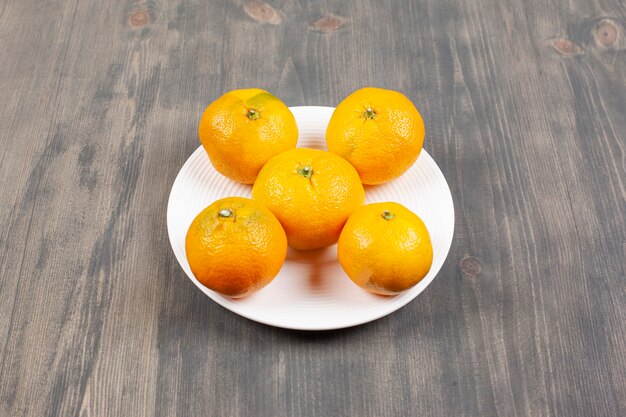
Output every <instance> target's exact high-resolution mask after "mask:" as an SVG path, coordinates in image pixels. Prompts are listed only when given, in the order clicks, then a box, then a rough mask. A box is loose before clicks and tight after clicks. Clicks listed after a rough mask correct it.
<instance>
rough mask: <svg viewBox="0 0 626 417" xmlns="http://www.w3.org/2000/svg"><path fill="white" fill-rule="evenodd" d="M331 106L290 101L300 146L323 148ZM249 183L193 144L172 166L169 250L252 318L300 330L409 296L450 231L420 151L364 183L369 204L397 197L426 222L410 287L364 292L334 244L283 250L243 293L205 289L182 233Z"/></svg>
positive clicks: (442, 197)
mask: <svg viewBox="0 0 626 417" xmlns="http://www.w3.org/2000/svg"><path fill="white" fill-rule="evenodd" d="M333 110H334V109H333V108H332V107H314V106H304V107H291V111H292V112H293V114H294V116H295V118H296V121H297V123H298V130H299V132H300V137H299V139H298V147H307V148H317V149H326V143H325V139H324V137H325V132H326V125H327V124H328V121H329V119H330V116H331V115H332V112H333ZM251 188H252V187H251V186H248V185H243V184H239V183H236V182H234V181H231V180H229V179H227V178H225V177H223V176H222V175H220V174H219V173H218V172H217V171H216V170H215V169H214V168H213V166H212V165H211V163H210V161H209V158H208V157H207V155H206V153H205V152H204V149H203V148H202V147H199V148H198V149H196V151H195V152H194V153H193V154H192V155H191V156H190V157H189V159H188V160H187V162H185V165H183V167H182V169H181V170H180V172H179V173H178V176H177V177H176V180H175V181H174V185H173V186H172V191H171V193H170V199H169V203H168V206H167V229H168V233H169V237H170V242H171V244H172V249H173V250H174V254H175V255H176V258H177V259H178V262H179V263H180V266H181V267H182V268H183V270H184V271H185V272H186V273H187V275H188V276H189V278H190V279H191V280H192V281H193V282H194V284H196V286H198V288H200V290H202V291H203V292H204V293H205V294H206V295H208V296H209V297H210V298H211V299H213V300H214V301H215V302H217V303H218V304H220V305H222V306H224V307H226V308H227V309H229V310H231V311H233V312H235V313H237V314H239V315H241V316H243V317H247V318H249V319H251V320H255V321H258V322H261V323H265V324H269V325H272V326H277V327H284V328H288V329H299V330H329V329H339V328H344V327H350V326H355V325H358V324H362V323H367V322H369V321H372V320H376V319H378V318H380V317H383V316H385V315H387V314H389V313H392V312H394V311H396V310H397V309H399V308H400V307H402V306H404V305H405V304H407V303H408V302H409V301H411V300H412V299H414V298H415V297H416V296H417V295H418V294H419V293H421V292H422V291H424V288H426V287H427V286H428V284H430V282H431V281H432V280H433V278H435V275H437V272H439V270H440V269H441V266H442V265H443V262H444V260H445V259H446V256H447V255H448V251H449V249H450V245H451V243H452V235H453V232H454V206H453V203H452V196H451V194H450V188H449V187H448V184H447V183H446V180H445V178H444V176H443V174H442V173H441V171H440V170H439V167H437V164H436V163H435V161H433V159H432V158H431V157H430V155H428V153H427V152H426V151H425V150H422V153H421V154H420V156H419V158H418V160H417V162H416V163H415V164H414V165H413V166H412V167H411V168H410V169H409V170H408V171H407V172H406V173H405V174H404V175H403V176H401V177H400V178H398V179H396V180H394V181H391V182H389V183H387V184H384V185H379V186H373V187H366V201H367V202H368V203H373V202H383V201H396V202H398V203H401V204H403V205H404V206H406V207H407V208H409V209H410V210H412V211H413V212H415V213H417V214H418V215H419V216H420V217H421V218H422V220H423V221H424V223H425V224H426V227H427V228H428V230H429V232H430V236H431V240H432V243H433V250H434V259H433V265H432V267H431V269H430V272H429V273H428V275H427V276H426V277H425V278H424V279H423V280H422V281H420V283H419V284H417V285H416V286H415V287H413V288H411V289H410V290H408V291H407V292H405V293H403V294H401V295H397V296H394V297H384V296H378V295H373V294H369V293H367V292H365V291H364V290H362V289H361V288H359V287H357V286H356V285H355V284H353V283H352V281H350V279H349V278H348V277H347V276H346V275H345V274H344V272H343V270H342V269H341V266H340V265H339V262H338V261H337V247H336V246H332V247H328V248H325V249H320V250H315V251H310V252H299V251H295V250H292V249H289V252H288V254H287V260H286V261H285V264H284V265H283V268H282V269H281V271H280V273H279V274H278V276H277V277H276V278H275V279H274V281H272V282H271V283H270V284H269V285H268V286H267V287H265V288H263V289H262V290H261V291H259V292H257V293H256V294H253V295H251V296H249V297H246V298H242V299H236V300H235V299H230V298H227V297H222V296H221V295H219V294H217V293H215V292H213V291H211V290H209V289H207V288H205V287H204V286H203V285H202V284H200V283H199V282H198V280H197V279H196V278H195V277H194V276H193V274H192V273H191V269H190V268H189V263H188V262H187V257H186V255H185V236H186V234H187V229H188V228H189V225H190V224H191V222H192V220H193V219H194V218H195V216H196V215H197V214H198V213H199V212H200V211H202V210H203V209H204V208H205V207H206V206H208V205H209V204H211V203H212V202H214V201H215V200H218V199H220V198H223V197H229V196H241V197H250V190H251Z"/></svg>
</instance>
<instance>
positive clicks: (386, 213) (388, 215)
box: [381, 210, 394, 220]
mask: <svg viewBox="0 0 626 417" xmlns="http://www.w3.org/2000/svg"><path fill="white" fill-rule="evenodd" d="M381 217H382V218H383V219H385V220H391V219H393V218H394V215H393V213H392V212H390V211H389V210H385V211H383V214H381Z"/></svg>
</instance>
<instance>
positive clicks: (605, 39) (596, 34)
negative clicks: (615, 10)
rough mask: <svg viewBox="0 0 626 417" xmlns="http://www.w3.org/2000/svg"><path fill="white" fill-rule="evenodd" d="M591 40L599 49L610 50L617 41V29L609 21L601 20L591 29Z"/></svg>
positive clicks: (611, 21)
mask: <svg viewBox="0 0 626 417" xmlns="http://www.w3.org/2000/svg"><path fill="white" fill-rule="evenodd" d="M592 34H593V38H594V40H595V42H596V45H598V46H599V47H601V48H610V47H612V46H613V45H615V43H616V42H617V40H618V39H619V29H618V28H617V26H616V25H615V22H613V20H611V19H602V20H600V21H599V22H598V24H597V25H596V26H595V27H594V28H593V31H592Z"/></svg>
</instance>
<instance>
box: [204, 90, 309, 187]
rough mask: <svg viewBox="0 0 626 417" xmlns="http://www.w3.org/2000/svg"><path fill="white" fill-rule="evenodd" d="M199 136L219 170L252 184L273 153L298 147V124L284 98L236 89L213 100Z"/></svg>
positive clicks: (228, 175) (234, 178)
mask: <svg viewBox="0 0 626 417" xmlns="http://www.w3.org/2000/svg"><path fill="white" fill-rule="evenodd" d="M198 136H199V137H200V142H201V143H202V146H203V147H204V149H205V150H206V152H207V154H208V155H209V159H211V163H212V164H213V166H214V167H215V169H216V170H217V171H218V172H219V173H221V174H222V175H224V176H226V177H228V178H230V179H232V180H235V181H238V182H241V183H244V184H252V183H253V182H254V180H255V179H256V176H257V174H258V173H259V171H260V170H261V168H262V167H263V165H264V164H265V163H266V162H267V161H268V160H269V159H270V158H271V157H273V156H275V155H278V154H279V153H281V152H283V151H286V150H288V149H293V148H295V147H296V142H297V141H298V127H297V126H296V119H295V118H294V117H293V114H292V113H291V111H290V110H289V109H288V108H287V106H285V104H284V103H283V102H282V101H280V100H279V99H277V98H276V97H274V96H273V95H271V94H270V93H268V92H267V91H264V90H260V89H258V88H251V89H247V90H233V91H231V92H228V93H226V94H224V95H223V96H222V97H220V98H218V99H217V100H215V101H214V102H213V103H211V104H210V105H209V106H208V107H207V108H206V110H205V111H204V114H203V115H202V120H201V121H200V126H199V128H198Z"/></svg>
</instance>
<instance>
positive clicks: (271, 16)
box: [243, 0, 283, 25]
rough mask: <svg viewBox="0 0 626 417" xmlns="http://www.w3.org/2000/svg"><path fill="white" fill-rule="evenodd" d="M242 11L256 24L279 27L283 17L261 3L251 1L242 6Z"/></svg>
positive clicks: (256, 0)
mask: <svg viewBox="0 0 626 417" xmlns="http://www.w3.org/2000/svg"><path fill="white" fill-rule="evenodd" d="M243 11H244V12H246V14H247V15H248V16H250V18H252V19H253V20H256V21H257V22H261V23H269V24H270V25H279V24H280V23H281V22H282V21H283V17H282V15H281V14H280V13H279V12H277V11H276V10H275V9H274V8H273V7H272V6H270V5H269V4H267V3H263V2H262V1H258V0H252V1H249V2H247V3H246V4H244V5H243Z"/></svg>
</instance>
